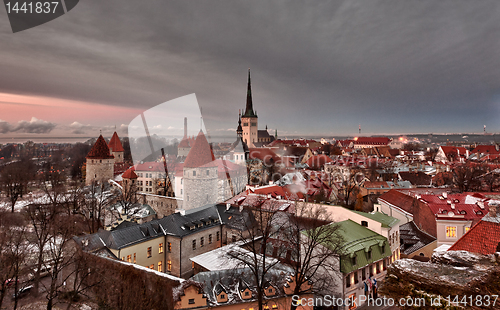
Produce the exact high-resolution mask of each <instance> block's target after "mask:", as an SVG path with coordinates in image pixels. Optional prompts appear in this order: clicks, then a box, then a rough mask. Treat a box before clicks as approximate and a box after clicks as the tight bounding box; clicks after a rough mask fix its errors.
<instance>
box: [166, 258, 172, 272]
mask: <svg viewBox="0 0 500 310" xmlns="http://www.w3.org/2000/svg"><path fill="white" fill-rule="evenodd" d="M167 271H172V261H171V260H169V261H167Z"/></svg>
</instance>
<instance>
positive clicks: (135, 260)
mask: <svg viewBox="0 0 500 310" xmlns="http://www.w3.org/2000/svg"><path fill="white" fill-rule="evenodd" d="M135 256H136V255H135V253H134V264H135V263H136V262H137V260H136V257H135Z"/></svg>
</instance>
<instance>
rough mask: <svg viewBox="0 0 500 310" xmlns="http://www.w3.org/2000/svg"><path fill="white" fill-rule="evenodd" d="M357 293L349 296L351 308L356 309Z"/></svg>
mask: <svg viewBox="0 0 500 310" xmlns="http://www.w3.org/2000/svg"><path fill="white" fill-rule="evenodd" d="M356 307H357V305H356V294H352V295H351V296H349V310H351V309H356Z"/></svg>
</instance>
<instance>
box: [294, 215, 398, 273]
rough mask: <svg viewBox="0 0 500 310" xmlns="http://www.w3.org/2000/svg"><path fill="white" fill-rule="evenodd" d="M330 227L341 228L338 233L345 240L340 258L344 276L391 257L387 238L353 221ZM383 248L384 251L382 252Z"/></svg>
mask: <svg viewBox="0 0 500 310" xmlns="http://www.w3.org/2000/svg"><path fill="white" fill-rule="evenodd" d="M328 225H338V226H339V229H338V230H337V231H336V232H337V233H338V234H339V235H340V237H341V238H342V239H343V244H342V246H341V248H340V252H342V253H341V258H340V271H341V272H343V273H344V274H347V273H350V272H352V271H354V270H357V269H359V268H362V267H364V266H366V265H369V264H371V263H373V262H376V261H378V260H380V259H382V258H385V257H388V256H390V255H391V249H390V246H389V242H388V241H387V238H385V237H384V236H382V235H379V234H377V233H376V232H374V231H372V230H370V229H368V228H366V227H364V226H361V225H359V224H358V223H356V222H354V221H352V220H346V221H342V222H338V223H332V224H328ZM304 234H305V235H307V231H306V232H304ZM325 246H328V245H325ZM382 248H383V250H384V251H382ZM370 250H371V257H370V258H369V254H368V252H369V251H370ZM354 257H356V263H355V264H353V258H354Z"/></svg>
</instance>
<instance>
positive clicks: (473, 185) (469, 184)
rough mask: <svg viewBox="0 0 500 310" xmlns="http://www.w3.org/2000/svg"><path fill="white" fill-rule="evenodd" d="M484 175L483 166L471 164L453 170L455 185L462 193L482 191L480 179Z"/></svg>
mask: <svg viewBox="0 0 500 310" xmlns="http://www.w3.org/2000/svg"><path fill="white" fill-rule="evenodd" d="M484 173H485V171H484V170H483V167H481V166H477V165H473V164H472V163H470V162H467V163H464V164H461V165H459V166H456V167H455V168H454V169H453V184H454V185H455V187H456V188H457V189H458V191H459V192H461V193H463V192H468V191H477V190H481V181H480V180H479V179H478V177H479V176H481V175H482V174H484Z"/></svg>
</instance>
